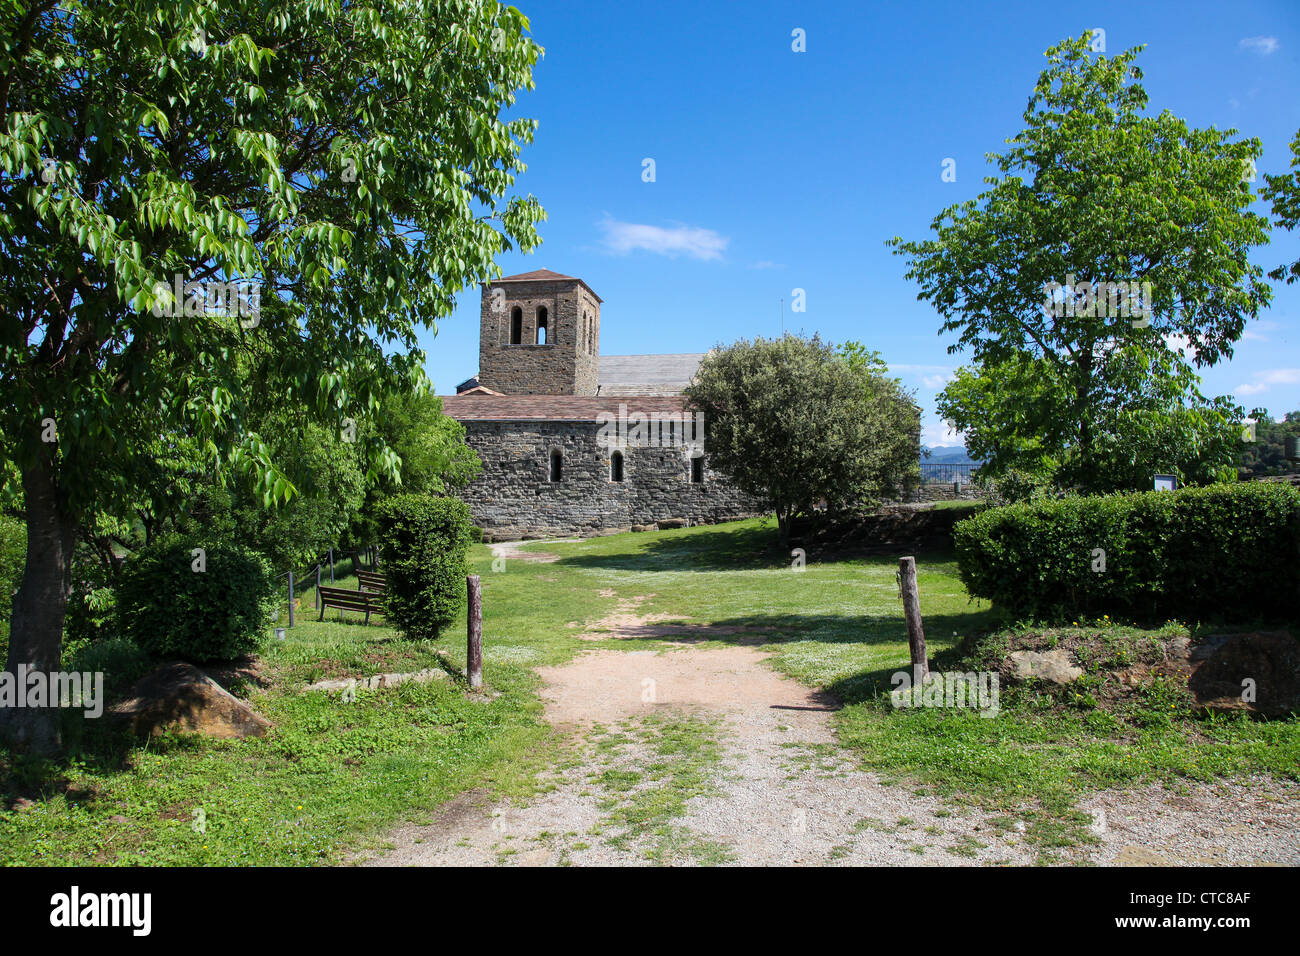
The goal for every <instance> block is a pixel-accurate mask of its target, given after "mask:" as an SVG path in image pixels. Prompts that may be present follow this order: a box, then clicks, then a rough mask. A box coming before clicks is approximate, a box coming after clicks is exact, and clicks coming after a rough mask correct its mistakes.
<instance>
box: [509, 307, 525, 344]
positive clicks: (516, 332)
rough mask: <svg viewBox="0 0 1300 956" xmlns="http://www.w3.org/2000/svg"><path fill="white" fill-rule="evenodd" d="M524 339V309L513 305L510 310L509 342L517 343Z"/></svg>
mask: <svg viewBox="0 0 1300 956" xmlns="http://www.w3.org/2000/svg"><path fill="white" fill-rule="evenodd" d="M523 341H524V310H523V309H521V308H519V306H515V307H514V308H513V309H511V310H510V344H511V345H519V344H521V343H522V342H523Z"/></svg>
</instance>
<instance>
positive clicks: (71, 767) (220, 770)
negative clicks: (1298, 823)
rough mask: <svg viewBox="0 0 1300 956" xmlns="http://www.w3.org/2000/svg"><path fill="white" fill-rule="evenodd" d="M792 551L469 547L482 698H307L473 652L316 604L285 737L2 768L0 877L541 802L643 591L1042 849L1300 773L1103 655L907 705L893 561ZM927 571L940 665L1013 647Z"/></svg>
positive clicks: (362, 831) (300, 630)
mask: <svg viewBox="0 0 1300 956" xmlns="http://www.w3.org/2000/svg"><path fill="white" fill-rule="evenodd" d="M774 539H775V531H774V528H773V526H772V524H771V523H770V522H766V523H765V522H760V521H746V522H736V523H731V524H726V525H717V526H711V527H703V528H689V529H681V530H674V531H662V532H649V533H643V534H620V535H613V536H609V537H603V538H591V539H586V540H583V541H579V542H572V543H559V544H551V543H538V544H535V545H530V546H529V547H530V548H532V549H535V550H543V551H548V552H551V553H553V554H557V555H559V556H560V560H558V561H555V562H550V563H533V562H526V561H523V560H520V559H510V560H508V561H506V563H505V567H504V569H503V570H500V571H494V570H493V569H492V557H491V554H490V552H489V550H488V549H487V548H486V547H482V546H478V547H475V548H474V550H473V553H472V563H473V565H474V567H473V570H474V571H475V573H478V574H480V575H481V576H482V579H483V604H484V660H485V663H484V676H485V680H486V682H487V684H488V687H489V690H490V691H492V693H490V694H488V695H485V696H484V697H482V698H478V697H474V696H472V695H468V694H467V693H466V691H465V687H464V684H463V681H461V680H460V679H459V677H458V676H454V675H449V677H448V679H447V680H445V681H435V682H433V683H429V684H421V685H411V684H407V685H403V686H401V687H399V688H395V689H391V690H382V691H377V692H365V691H361V692H359V693H358V699H357V701H356V702H355V703H352V704H348V703H344V702H343V701H341V699H340V698H339V696H337V695H334V696H326V695H324V694H320V693H310V694H309V693H304V692H303V691H302V688H303V687H304V686H305V685H306V684H307V683H308V682H311V681H315V680H319V679H322V678H326V677H344V676H355V677H365V676H369V675H372V674H376V673H380V672H388V671H415V670H420V669H422V668H426V667H439V666H445V667H446V668H447V669H448V670H449V671H455V669H456V668H457V667H461V666H463V663H464V651H465V649H464V625H463V621H462V622H460V623H458V624H457V625H455V626H453V627H452V628H451V629H450V630H449V631H448V633H447V634H446V635H444V637H443V638H442V639H441V640H439V641H438V642H436V643H435V644H433V645H422V644H418V643H412V642H408V641H406V640H404V639H403V638H401V637H400V636H399V635H398V634H396V633H395V632H394V631H393V630H391V629H389V628H387V627H385V626H383V624H382V620H381V619H380V620H381V623H380V624H378V625H376V624H372V625H370V626H369V627H363V626H361V625H360V624H359V623H355V622H354V623H344V622H341V621H340V620H337V618H338V617H339V614H338V612H333V611H331V612H327V614H326V620H324V621H323V622H319V623H317V622H316V621H315V620H314V618H315V612H314V611H312V610H310V606H311V604H312V595H311V592H310V591H308V592H307V593H306V594H305V595H304V597H303V601H302V609H301V611H300V613H299V617H298V625H297V626H296V627H295V628H293V629H291V630H290V631H289V632H288V637H287V639H286V640H285V641H284V642H276V641H274V640H271V641H269V642H268V644H267V646H266V649H265V652H264V654H263V674H264V676H265V677H266V678H268V679H269V680H270V684H269V686H268V687H266V688H264V689H260V690H254V691H252V693H251V698H250V699H251V703H252V705H253V706H254V708H255V709H256V710H258V711H259V712H260V713H262V714H264V715H265V716H266V717H267V718H269V719H270V720H271V721H272V722H273V724H274V725H275V726H274V729H273V730H272V732H271V733H270V734H269V735H268V736H267V737H265V738H263V739H260V740H246V741H239V742H219V741H206V740H197V739H193V738H190V739H182V738H168V739H161V740H155V741H152V742H149V743H148V744H144V745H140V744H136V743H135V742H133V741H129V740H123V739H121V738H118V739H109V738H106V737H105V736H104V733H103V731H102V729H100V728H92V729H91V730H87V731H85V732H83V734H82V735H81V737H80V749H79V751H78V753H77V755H76V756H73V757H70V758H67V759H65V760H63V761H60V762H59V763H57V764H54V765H50V764H42V763H33V762H27V761H18V762H14V761H12V760H10V759H9V758H8V757H6V756H3V755H0V774H2V776H0V787H2V789H3V794H4V804H3V806H5V807H9V806H11V805H12V804H13V803H14V801H15V798H18V797H21V798H23V799H24V800H29V801H31V803H30V805H26V804H25V805H23V806H21V807H19V808H14V809H0V862H5V863H10V864H13V863H37V864H42V863H44V864H78V863H105V864H157V863H165V864H171V863H176V864H258V865H270V864H313V863H322V862H335V861H341V860H344V859H346V858H347V855H348V853H349V852H350V851H352V850H354V849H357V848H362V847H366V846H369V845H374V844H375V841H376V840H377V839H380V838H382V835H383V834H384V833H385V832H386V831H387V830H388V829H389V828H391V827H392V826H393V825H395V824H397V823H400V822H403V821H405V820H408V819H415V820H426V819H428V818H429V816H430V811H432V810H433V809H434V808H436V807H437V806H438V805H439V804H441V803H442V802H444V801H446V800H447V799H449V798H451V797H453V796H455V795H456V794H457V793H460V792H462V791H464V790H467V789H471V788H476V787H483V788H485V789H486V790H487V791H488V792H489V793H494V794H501V795H523V794H526V793H528V792H530V789H531V787H532V786H533V784H532V781H533V778H534V774H535V771H536V770H537V769H539V768H541V767H543V766H547V765H549V764H550V763H552V762H553V761H555V760H558V759H561V758H560V754H561V752H562V750H563V748H562V746H561V742H560V741H558V740H557V739H555V737H554V735H553V734H552V733H551V732H550V731H549V730H548V728H547V726H546V725H545V724H544V722H543V721H542V719H541V707H540V704H539V702H538V699H537V697H536V690H537V686H538V680H537V678H536V676H535V674H534V673H533V668H534V667H536V666H539V665H544V664H556V663H561V662H563V661H566V660H568V659H570V658H571V657H572V656H573V655H574V654H575V653H578V652H579V651H580V650H584V649H589V648H598V647H617V648H622V649H627V650H631V649H638V648H659V647H662V645H661V644H660V643H659V642H657V641H654V640H649V639H647V640H620V641H616V642H615V641H594V642H593V641H583V640H579V639H578V635H579V634H581V633H582V632H583V630H584V629H585V627H586V626H588V625H591V624H592V623H594V622H595V621H597V620H599V619H600V618H601V617H602V616H604V615H605V614H607V613H608V612H610V611H611V610H613V609H614V607H615V606H616V605H617V604H618V602H619V601H620V600H625V599H630V598H633V597H636V598H641V599H642V600H641V602H640V603H639V604H638V605H637V608H636V613H638V614H661V615H668V618H669V620H671V621H680V622H683V623H696V624H715V625H725V626H728V627H730V628H734V629H737V630H736V631H735V632H734V633H729V634H725V635H723V636H720V637H719V638H717V639H716V641H708V642H706V643H705V644H704V645H703V646H708V644H709V643H716V644H719V645H721V644H724V643H726V642H729V641H738V642H744V643H746V644H754V645H757V646H759V647H760V648H761V649H764V650H766V651H769V652H771V653H772V655H773V657H772V664H773V666H775V667H776V668H777V669H778V670H780V671H782V672H784V673H786V674H788V675H790V676H791V677H793V678H795V679H797V680H800V681H802V682H804V683H806V684H808V685H809V686H814V687H824V688H826V689H828V690H830V691H831V692H833V693H834V694H836V695H837V696H839V697H840V698H841V699H842V700H843V701H844V702H845V704H846V706H845V707H844V709H843V710H842V711H840V712H839V714H838V716H837V721H838V730H839V733H840V737H841V742H842V743H843V744H844V745H845V746H847V747H848V748H850V749H851V750H853V751H854V752H856V754H857V755H858V756H859V757H860V759H861V762H862V764H863V765H864V766H865V767H867V768H868V769H872V770H875V771H878V772H880V773H881V774H883V775H885V776H886V778H887V779H891V780H896V781H898V785H907V786H911V787H919V788H922V789H932V790H934V791H937V792H940V793H942V794H944V795H947V796H949V797H951V798H952V799H953V800H962V801H970V802H975V803H979V804H981V805H984V806H990V807H995V808H1003V809H1005V810H1006V811H1007V813H1008V814H1011V813H1015V814H1016V815H1017V818H1018V819H1025V820H1027V821H1028V822H1029V829H1028V832H1027V834H1026V836H1027V839H1029V840H1031V841H1033V842H1035V843H1036V844H1037V845H1038V846H1039V847H1040V848H1042V849H1043V851H1044V852H1045V853H1049V854H1050V852H1051V851H1052V848H1054V847H1056V846H1059V845H1064V844H1068V843H1070V842H1075V841H1078V840H1085V839H1087V835H1086V831H1085V828H1084V827H1083V826H1082V824H1084V823H1085V822H1086V821H1085V820H1084V819H1083V818H1082V815H1080V814H1078V813H1076V812H1075V811H1074V810H1073V807H1074V806H1075V804H1076V802H1077V801H1078V799H1079V798H1080V797H1081V796H1083V795H1085V794H1087V793H1089V792H1091V791H1093V790H1095V789H1098V788H1103V787H1110V786H1117V785H1127V784H1134V783H1138V782H1141V781H1144V780H1150V779H1162V780H1166V781H1177V780H1180V779H1209V778H1211V777H1214V776H1221V775H1238V774H1243V773H1255V772H1268V773H1274V774H1278V775H1286V776H1290V777H1292V778H1295V777H1296V776H1297V774H1298V773H1300V771H1298V770H1297V768H1298V767H1300V733H1298V732H1297V727H1296V723H1295V721H1294V720H1287V721H1274V722H1256V721H1250V720H1247V719H1243V718H1231V719H1230V718H1218V719H1214V720H1205V719H1196V718H1194V717H1193V716H1192V715H1191V713H1190V710H1189V707H1188V701H1187V700H1186V699H1185V696H1183V695H1180V694H1178V693H1175V692H1173V691H1172V690H1170V689H1164V690H1162V689H1161V688H1158V687H1157V688H1154V689H1151V690H1149V691H1148V692H1146V693H1144V694H1143V695H1141V696H1140V698H1139V699H1137V700H1136V701H1134V702H1132V703H1130V704H1128V705H1126V706H1125V707H1124V708H1120V709H1118V710H1116V709H1106V708H1103V707H1100V706H1097V704H1096V701H1095V700H1092V695H1091V694H1090V693H1089V692H1088V688H1089V687H1090V686H1092V685H1090V684H1089V683H1088V680H1096V679H1097V676H1096V675H1097V674H1098V673H1100V671H1101V669H1102V668H1103V667H1104V665H1106V664H1107V662H1106V661H1104V660H1097V661H1093V662H1091V664H1090V667H1091V673H1090V675H1089V678H1088V679H1085V681H1084V683H1083V684H1082V685H1081V687H1080V688H1075V689H1073V690H1072V691H1071V694H1073V693H1074V691H1076V690H1081V691H1082V693H1080V694H1079V696H1078V698H1077V699H1076V698H1074V697H1073V696H1070V697H1063V696H1062V694H1061V693H1058V692H1055V691H1048V690H1045V689H1044V688H1041V687H1037V686H1030V685H1017V686H1016V687H1014V688H1011V687H1006V686H1004V687H1003V693H1002V700H1001V706H1002V711H1001V714H1000V715H999V716H998V717H997V718H994V719H984V718H981V717H979V716H978V715H977V714H976V713H975V712H972V711H961V710H953V709H948V710H943V709H938V710H935V709H929V710H927V709H915V710H895V709H894V708H892V707H891V706H890V705H889V702H888V691H889V689H890V680H889V678H890V675H891V674H893V673H894V672H895V671H898V670H901V669H904V668H905V667H906V665H907V662H908V651H907V640H906V631H905V629H904V626H903V621H902V611H901V604H900V601H899V599H898V595H897V585H896V582H895V578H894V573H895V570H896V568H897V560H896V559H895V558H892V557H865V558H860V559H851V560H835V561H819V560H818V559H817V555H816V554H810V555H809V556H808V561H807V566H806V568H805V569H804V570H802V571H797V570H795V569H793V568H792V566H791V563H790V559H789V558H788V557H787V556H785V555H784V554H782V553H781V552H779V551H776V550H775V549H774V547H773V541H774ZM918 569H919V587H920V591H921V607H922V612H923V614H924V618H925V629H926V636H927V639H928V644H929V650H930V653H931V656H932V657H935V658H936V659H937V660H936V665H937V669H940V670H942V669H944V668H945V667H948V666H950V665H952V666H953V668H954V669H955V665H956V664H957V662H958V654H959V650H958V646H959V643H960V642H962V639H963V638H966V639H967V642H966V644H965V645H964V648H963V650H962V651H961V653H971V654H975V655H977V656H978V655H984V656H986V657H987V656H989V655H991V654H993V653H994V651H995V650H996V646H997V641H999V640H1004V639H1005V631H1004V630H1002V629H1000V624H1001V623H1002V622H1000V621H999V620H998V619H997V616H996V615H995V613H994V612H993V611H991V610H990V609H989V608H988V607H987V606H986V605H985V604H983V603H982V602H978V601H971V600H970V599H969V598H968V596H967V594H966V593H965V591H964V589H963V588H962V586H961V582H960V580H959V579H958V577H957V574H956V567H955V563H954V561H953V560H952V557H951V556H950V555H945V554H921V555H918ZM339 584H340V585H341V586H345V587H346V586H351V582H350V581H346V580H341V581H340V582H339ZM372 620H373V619H372ZM354 621H355V616H354ZM282 623H283V622H282ZM1054 633H1055V632H1054ZM1059 633H1060V634H1061V635H1065V636H1068V635H1069V634H1071V633H1074V634H1075V635H1076V636H1078V635H1080V634H1085V633H1086V634H1087V635H1093V634H1095V635H1096V640H1097V641H1101V642H1103V643H1105V642H1110V643H1112V644H1115V645H1116V646H1117V647H1120V646H1127V645H1129V644H1131V645H1132V647H1133V648H1134V649H1135V651H1134V652H1135V653H1140V652H1141V648H1142V647H1150V646H1155V645H1156V644H1158V643H1159V642H1160V641H1163V640H1167V639H1169V638H1170V637H1173V636H1176V635H1177V634H1180V633H1182V634H1185V633H1187V629H1186V628H1185V627H1184V626H1182V625H1178V624H1171V625H1168V626H1166V627H1165V628H1161V629H1154V630H1146V631H1143V630H1139V629H1133V628H1119V627H1113V626H1110V625H1109V624H1108V623H1107V622H1101V624H1099V625H1092V626H1086V625H1085V624H1084V623H1083V622H1081V624H1080V627H1079V628H1077V629H1064V630H1062V631H1060V632H1059ZM1090 639H1092V638H1090ZM1126 642H1127V644H1126ZM1107 646H1109V645H1107ZM439 652H443V653H441V654H440V653H439ZM963 669H969V668H968V667H963ZM74 739H76V738H75V735H74ZM199 810H201V811H202V814H201V817H202V820H203V821H204V825H203V826H202V827H200V826H198V819H199V817H200V814H199V813H198V812H197V811H199ZM200 831H202V832H200Z"/></svg>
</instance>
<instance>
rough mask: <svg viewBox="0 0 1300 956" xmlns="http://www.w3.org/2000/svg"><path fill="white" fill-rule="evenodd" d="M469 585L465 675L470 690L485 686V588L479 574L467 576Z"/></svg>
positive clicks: (466, 616)
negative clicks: (467, 643) (467, 644)
mask: <svg viewBox="0 0 1300 956" xmlns="http://www.w3.org/2000/svg"><path fill="white" fill-rule="evenodd" d="M465 583H466V585H468V587H469V610H468V612H467V613H466V615H465V621H466V624H465V630H466V631H467V635H466V636H467V637H468V639H469V648H468V650H467V653H466V654H465V676H466V677H468V678H469V687H470V690H479V689H480V688H482V686H483V588H482V585H481V584H480V582H479V577H478V575H477V574H471V575H469V576H468V577H466V578H465Z"/></svg>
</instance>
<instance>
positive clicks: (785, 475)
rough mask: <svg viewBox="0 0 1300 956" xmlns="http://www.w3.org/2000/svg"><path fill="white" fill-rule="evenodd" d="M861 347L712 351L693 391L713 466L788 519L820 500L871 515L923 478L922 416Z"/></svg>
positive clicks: (772, 344) (801, 345) (774, 343)
mask: <svg viewBox="0 0 1300 956" xmlns="http://www.w3.org/2000/svg"><path fill="white" fill-rule="evenodd" d="M886 373H887V369H886V368H885V366H884V363H883V362H881V361H880V357H879V355H878V354H876V353H874V352H868V351H867V350H865V349H863V348H862V346H860V345H858V344H857V343H850V344H849V345H847V346H845V348H844V351H843V352H838V351H837V350H836V349H835V348H834V347H833V346H832V345H829V344H827V343H825V342H823V341H822V340H821V339H820V338H819V337H817V336H815V335H814V336H813V337H812V338H801V337H799V336H795V335H786V336H784V337H783V338H780V339H763V338H759V339H755V340H754V341H752V342H751V341H748V340H741V341H739V342H736V343H734V344H733V345H730V346H726V347H724V348H719V349H717V350H716V351H714V352H711V353H710V354H709V355H708V357H706V358H705V360H704V361H703V362H702V363H701V365H700V369H699V372H698V373H697V375H696V377H695V381H694V382H692V383H691V385H690V386H688V387H687V389H686V391H685V395H686V398H687V400H688V403H689V405H690V407H691V408H692V409H693V410H695V411H699V412H703V413H704V424H705V451H706V453H707V455H708V460H709V463H710V465H711V466H712V467H713V468H715V469H717V470H718V471H719V472H721V473H722V474H724V475H726V476H727V477H728V478H729V479H730V480H731V481H732V482H733V483H734V484H735V485H736V487H738V488H740V489H741V490H742V491H745V492H747V493H749V494H751V495H754V496H755V497H757V498H758V499H760V500H761V501H764V502H766V503H767V505H768V506H769V507H770V508H771V509H772V511H773V512H775V514H776V519H777V527H778V529H779V534H780V539H781V545H782V547H785V546H788V545H789V543H790V521H791V519H792V518H793V517H794V516H795V515H798V514H804V513H807V512H808V511H809V510H810V509H811V508H812V506H813V505H814V504H816V503H817V502H818V501H819V500H821V499H823V498H824V499H825V500H826V501H827V503H828V505H829V506H831V507H837V508H857V507H871V506H873V505H874V504H875V503H876V502H877V501H879V499H880V498H882V497H884V496H885V495H889V494H891V493H895V492H897V491H898V490H899V489H900V488H905V487H906V486H907V485H909V484H910V483H914V482H915V481H917V480H918V478H919V464H918V462H919V454H920V446H919V444H918V443H919V422H920V418H919V411H918V409H917V408H916V406H915V404H913V402H912V399H911V396H910V395H909V394H907V393H906V392H905V391H904V390H903V389H902V387H901V386H900V385H899V383H898V382H897V381H896V380H894V379H891V378H889V377H888V376H887V374H886Z"/></svg>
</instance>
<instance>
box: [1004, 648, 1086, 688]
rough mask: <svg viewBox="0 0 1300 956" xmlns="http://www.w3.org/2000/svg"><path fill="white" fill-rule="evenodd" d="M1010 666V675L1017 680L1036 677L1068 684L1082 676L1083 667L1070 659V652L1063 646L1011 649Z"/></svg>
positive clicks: (1055, 682) (1054, 682)
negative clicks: (1025, 649)
mask: <svg viewBox="0 0 1300 956" xmlns="http://www.w3.org/2000/svg"><path fill="white" fill-rule="evenodd" d="M1011 666H1012V668H1013V670H1012V675H1011V676H1012V677H1014V678H1016V679H1017V680H1025V679H1026V678H1029V677H1037V678H1039V679H1040V680H1046V681H1051V682H1052V683H1053V684H1068V683H1070V682H1071V681H1075V680H1078V679H1079V678H1080V677H1082V676H1083V668H1081V667H1078V666H1076V665H1075V664H1074V662H1073V661H1071V660H1070V653H1069V651H1067V650H1065V649H1064V648H1057V649H1056V650H1052V651H1013V652H1012V654H1011Z"/></svg>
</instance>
